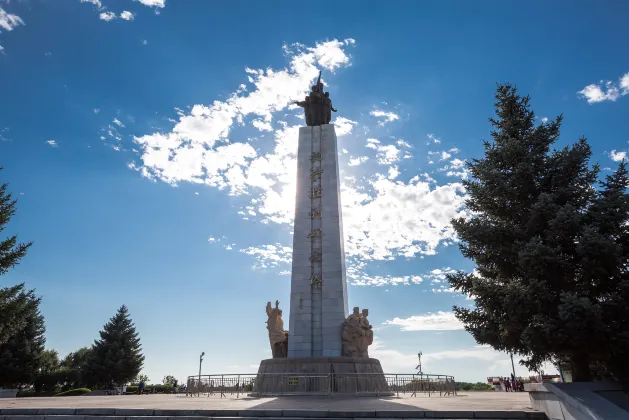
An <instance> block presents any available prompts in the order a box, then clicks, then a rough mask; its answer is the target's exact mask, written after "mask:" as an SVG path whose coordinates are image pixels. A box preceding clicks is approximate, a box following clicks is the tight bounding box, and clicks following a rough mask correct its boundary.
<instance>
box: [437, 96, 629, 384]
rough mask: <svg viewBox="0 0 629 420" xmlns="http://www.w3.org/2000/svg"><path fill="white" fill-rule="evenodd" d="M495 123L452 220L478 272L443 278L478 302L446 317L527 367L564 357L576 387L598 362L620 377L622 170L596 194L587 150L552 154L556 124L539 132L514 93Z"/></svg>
mask: <svg viewBox="0 0 629 420" xmlns="http://www.w3.org/2000/svg"><path fill="white" fill-rule="evenodd" d="M496 115H497V117H496V118H492V119H490V122H491V124H492V126H493V131H492V133H491V135H492V138H493V142H487V141H485V142H484V149H485V155H484V157H483V158H481V159H474V160H472V161H471V162H470V163H469V164H468V168H469V170H470V174H471V175H472V178H471V179H470V180H467V181H464V184H465V187H466V188H467V191H468V193H469V199H468V200H467V206H468V208H469V210H470V211H471V214H472V215H471V216H470V217H469V218H467V219H464V218H460V219H456V220H453V225H454V228H455V230H456V232H457V234H458V235H459V237H460V239H461V244H460V249H461V251H462V253H463V255H464V256H465V257H466V258H470V259H472V260H474V261H475V262H476V265H477V272H476V273H463V272H458V273H456V274H452V275H449V276H448V279H449V281H450V283H451V285H452V286H453V287H454V288H455V289H456V290H458V291H461V292H463V293H466V294H468V295H472V296H473V297H474V298H475V302H476V307H475V308H474V309H467V308H462V307H455V308H454V310H455V313H456V316H457V318H458V319H460V320H461V321H462V322H463V323H464V324H465V328H466V330H467V331H469V332H470V333H471V334H472V335H473V336H474V338H475V339H476V340H477V341H478V342H479V343H482V344H490V345H491V346H492V347H494V348H495V349H497V350H502V351H509V352H514V353H518V354H520V355H522V356H524V357H525V360H523V364H524V365H526V366H528V367H529V368H530V369H538V368H539V367H540V365H541V364H542V362H544V361H548V360H556V359H566V360H569V361H570V362H571V364H572V374H573V378H574V380H575V381H582V380H589V379H590V370H589V367H590V364H591V363H592V362H594V361H604V362H605V363H606V366H609V368H610V371H612V373H613V374H614V376H615V377H617V378H618V379H621V372H620V369H621V368H620V366H625V365H626V359H627V357H626V353H627V350H626V349H628V348H629V336H628V334H629V332H628V329H627V328H626V325H627V322H628V321H629V313H628V309H627V304H626V302H627V301H628V300H627V299H628V298H629V294H628V293H629V292H628V291H629V284H628V283H627V279H628V277H627V276H628V274H627V262H628V256H629V232H628V228H627V224H628V222H629V220H628V219H629V218H628V215H629V200H628V198H627V194H626V189H627V186H628V185H629V180H628V178H627V170H626V166H625V164H624V163H622V164H621V165H620V166H619V168H618V170H617V171H616V172H615V173H614V174H613V175H611V176H608V177H607V178H606V180H605V181H604V182H602V184H601V185H600V188H599V189H597V188H595V182H596V180H597V178H598V172H599V169H598V166H597V165H593V166H590V162H589V159H590V156H591V150H590V147H589V145H588V143H587V141H586V140H585V139H584V138H582V139H580V140H579V141H578V142H576V143H575V144H572V145H570V146H567V147H564V148H563V149H559V150H551V147H552V145H553V144H554V143H555V142H556V141H557V139H558V137H559V132H560V127H561V122H562V117H561V116H559V117H557V118H556V119H555V120H553V121H550V122H548V123H541V124H536V120H535V114H534V112H533V111H532V110H531V108H530V104H529V98H528V97H522V96H520V95H518V93H517V89H516V88H515V87H513V86H510V85H500V86H498V90H497V93H496ZM623 326H624V327H623ZM623 354H624V358H621V356H622V355H623ZM622 362H625V363H624V364H623V363H622ZM614 363H617V364H618V365H619V367H616V368H615V369H614V368H613V365H614ZM614 371H615V373H614Z"/></svg>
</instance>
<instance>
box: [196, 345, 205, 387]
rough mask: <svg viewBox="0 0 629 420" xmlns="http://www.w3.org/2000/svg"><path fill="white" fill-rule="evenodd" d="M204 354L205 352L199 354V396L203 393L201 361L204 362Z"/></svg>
mask: <svg viewBox="0 0 629 420" xmlns="http://www.w3.org/2000/svg"><path fill="white" fill-rule="evenodd" d="M203 356H205V352H204V351H202V352H201V356H199V385H198V386H199V387H198V388H197V390H198V391H197V397H198V396H200V395H201V363H203Z"/></svg>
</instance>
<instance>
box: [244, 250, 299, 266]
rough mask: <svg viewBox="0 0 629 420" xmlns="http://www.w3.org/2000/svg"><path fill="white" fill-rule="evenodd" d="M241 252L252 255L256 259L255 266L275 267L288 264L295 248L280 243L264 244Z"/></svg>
mask: <svg viewBox="0 0 629 420" xmlns="http://www.w3.org/2000/svg"><path fill="white" fill-rule="evenodd" d="M240 252H242V253H244V254H247V255H252V256H253V257H254V258H255V259H256V265H255V266H254V268H273V267H277V266H278V265H280V264H288V263H290V262H291V260H292V254H293V249H292V248H290V247H287V246H282V245H280V244H275V245H262V246H259V247H249V248H244V249H241V250H240Z"/></svg>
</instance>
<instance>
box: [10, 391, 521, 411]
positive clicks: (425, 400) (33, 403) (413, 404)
mask: <svg viewBox="0 0 629 420" xmlns="http://www.w3.org/2000/svg"><path fill="white" fill-rule="evenodd" d="M0 408H147V409H173V410H249V409H251V410H253V409H258V410H260V409H262V410H264V409H306V410H309V409H310V410H314V409H316V410H429V411H448V410H453V411H457V410H472V411H476V410H478V411H480V410H532V408H531V403H530V400H529V395H528V393H526V392H470V393H459V395H458V396H456V397H439V396H438V395H437V396H435V395H433V396H430V397H429V396H428V395H426V394H422V395H419V396H417V397H410V396H408V395H407V396H402V395H400V397H399V398H398V397H386V398H375V397H312V396H309V397H280V398H252V397H247V396H246V395H245V396H241V397H240V398H236V396H235V395H234V396H231V395H230V396H227V398H220V396H218V395H212V396H210V397H207V396H201V397H186V396H185V395H124V396H84V397H46V398H10V399H9V398H7V399H0Z"/></svg>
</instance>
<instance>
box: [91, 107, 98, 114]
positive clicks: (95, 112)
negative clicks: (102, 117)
mask: <svg viewBox="0 0 629 420" xmlns="http://www.w3.org/2000/svg"><path fill="white" fill-rule="evenodd" d="M92 111H94V114H98V113H99V112H100V109H98V108H94V109H93V110H92Z"/></svg>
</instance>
